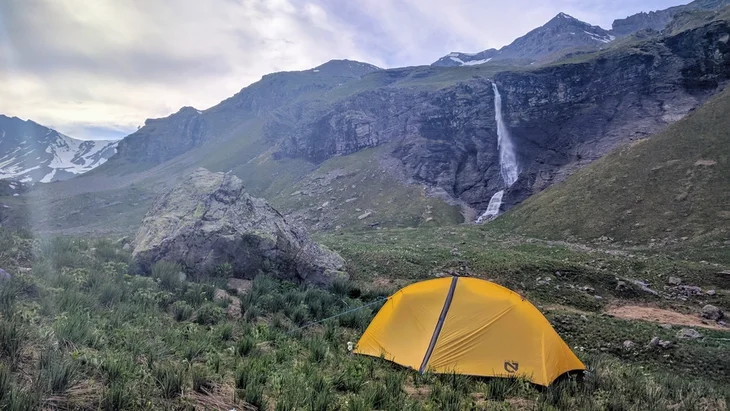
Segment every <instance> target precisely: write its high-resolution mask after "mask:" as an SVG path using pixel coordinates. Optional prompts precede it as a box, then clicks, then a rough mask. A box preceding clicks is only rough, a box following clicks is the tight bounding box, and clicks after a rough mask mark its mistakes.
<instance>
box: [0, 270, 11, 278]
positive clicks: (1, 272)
mask: <svg viewBox="0 0 730 411" xmlns="http://www.w3.org/2000/svg"><path fill="white" fill-rule="evenodd" d="M11 278H13V276H11V275H10V274H8V272H7V271H5V270H3V269H2V268H0V280H9V279H11Z"/></svg>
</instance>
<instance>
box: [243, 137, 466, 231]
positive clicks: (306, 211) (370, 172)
mask: <svg viewBox="0 0 730 411" xmlns="http://www.w3.org/2000/svg"><path fill="white" fill-rule="evenodd" d="M387 150H388V147H387V146H385V147H380V148H376V149H367V150H362V151H359V152H357V153H355V154H351V155H348V156H338V157H334V158H331V159H329V160H327V161H325V162H323V163H322V164H319V165H314V164H311V163H307V162H305V161H303V160H298V159H283V160H273V159H271V158H268V157H266V156H263V157H262V158H261V159H260V160H259V161H256V162H251V163H249V164H246V165H244V166H242V167H239V168H237V169H236V170H235V171H236V173H237V174H238V175H239V176H240V177H241V178H242V179H243V180H244V182H246V185H247V187H249V188H250V189H251V190H252V192H254V193H256V195H260V196H262V197H264V198H266V199H268V200H269V201H270V202H271V204H272V205H273V206H274V207H276V208H277V209H279V210H280V211H282V212H284V213H286V214H290V215H292V217H293V218H295V219H297V220H299V221H301V222H303V223H305V224H306V225H307V226H310V227H314V228H319V229H331V228H335V227H336V226H340V227H342V228H362V227H365V226H367V225H368V224H373V223H376V222H377V223H378V224H379V225H380V226H383V227H417V226H420V225H424V224H425V225H449V224H456V223H460V222H462V221H463V217H462V215H461V213H460V210H459V207H458V206H451V205H448V204H446V203H445V202H444V201H442V200H441V199H438V198H434V197H429V196H427V195H426V193H425V191H424V189H423V187H422V186H419V185H410V184H407V183H405V182H402V181H400V180H398V179H397V178H395V177H394V176H393V175H391V174H390V173H388V172H387V171H385V170H384V169H383V167H382V166H381V165H380V162H379V157H381V156H383V155H385V154H384V153H385V152H386V151H387ZM324 204H326V205H324ZM323 205H324V206H323ZM368 211H370V212H371V216H369V217H365V218H363V219H359V218H358V217H360V216H362V215H363V214H365V213H367V212H368Z"/></svg>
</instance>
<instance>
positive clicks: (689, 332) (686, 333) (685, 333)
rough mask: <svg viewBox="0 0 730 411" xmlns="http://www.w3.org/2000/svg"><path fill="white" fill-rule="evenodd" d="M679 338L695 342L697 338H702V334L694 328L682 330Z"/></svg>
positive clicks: (678, 335)
mask: <svg viewBox="0 0 730 411" xmlns="http://www.w3.org/2000/svg"><path fill="white" fill-rule="evenodd" d="M677 338H682V339H693V340H695V339H697V338H702V334H700V333H699V332H698V331H697V330H695V329H694V328H682V329H681V330H679V331H678V332H677Z"/></svg>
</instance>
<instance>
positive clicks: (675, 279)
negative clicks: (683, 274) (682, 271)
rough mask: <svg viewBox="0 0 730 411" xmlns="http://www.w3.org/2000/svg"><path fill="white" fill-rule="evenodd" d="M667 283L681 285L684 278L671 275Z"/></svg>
mask: <svg viewBox="0 0 730 411" xmlns="http://www.w3.org/2000/svg"><path fill="white" fill-rule="evenodd" d="M667 284H669V285H680V284H682V279H681V278H679V277H669V279H668V280H667Z"/></svg>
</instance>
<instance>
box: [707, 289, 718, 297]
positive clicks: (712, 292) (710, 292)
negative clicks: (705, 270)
mask: <svg viewBox="0 0 730 411" xmlns="http://www.w3.org/2000/svg"><path fill="white" fill-rule="evenodd" d="M705 294H707V295H709V296H713V295H715V294H717V291H715V290H707V292H706V293H705Z"/></svg>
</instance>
